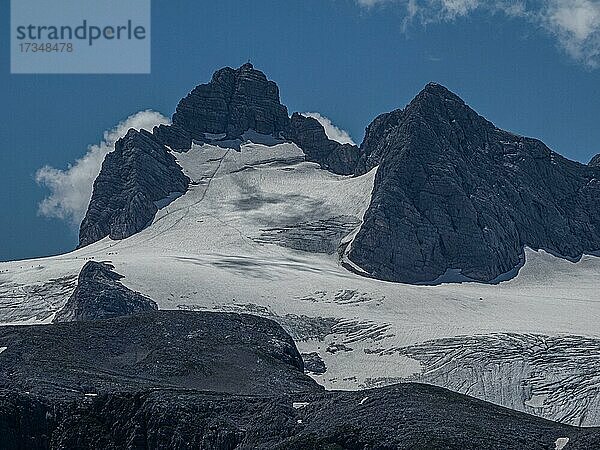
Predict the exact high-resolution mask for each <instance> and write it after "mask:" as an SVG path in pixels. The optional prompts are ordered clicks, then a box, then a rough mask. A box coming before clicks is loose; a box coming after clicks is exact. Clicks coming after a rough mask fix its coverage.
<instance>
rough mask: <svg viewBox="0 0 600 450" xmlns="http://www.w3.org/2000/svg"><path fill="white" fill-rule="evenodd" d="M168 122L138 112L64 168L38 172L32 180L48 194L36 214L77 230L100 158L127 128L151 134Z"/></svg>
mask: <svg viewBox="0 0 600 450" xmlns="http://www.w3.org/2000/svg"><path fill="white" fill-rule="evenodd" d="M169 122H170V121H169V119H168V118H167V117H165V116H163V115H162V114H160V113H158V112H156V111H151V110H146V111H140V112H138V113H136V114H133V115H131V116H129V117H128V118H127V119H125V120H123V121H122V122H120V123H119V124H118V125H116V126H115V127H114V128H112V129H110V130H107V131H105V132H104V138H103V140H102V141H101V142H100V143H98V144H94V145H90V146H89V147H88V151H87V153H86V154H85V155H84V156H82V157H81V158H79V159H78V160H77V161H75V162H74V163H73V164H69V165H68V166H67V168H66V169H64V170H61V169H56V168H54V167H50V166H44V167H42V168H41V169H39V170H38V171H37V172H36V174H35V180H36V182H37V183H38V184H39V185H40V186H42V187H45V188H46V189H48V190H49V191H50V192H49V194H48V195H47V196H46V198H44V199H43V200H42V201H41V202H40V204H39V205H38V213H39V214H40V215H41V216H45V217H53V218H58V219H62V220H65V221H66V222H68V223H69V224H70V225H71V226H73V227H79V224H80V223H81V221H82V219H83V217H84V215H85V213H86V211H87V207H88V204H89V202H90V199H91V197H92V187H93V184H94V180H95V179H96V177H97V176H98V174H99V173H100V169H101V168H102V162H103V161H104V157H105V156H106V155H107V154H108V153H110V152H112V151H113V150H114V148H115V143H116V142H117V141H118V140H119V139H120V138H121V137H123V136H125V134H127V131H128V130H129V129H131V128H134V129H136V130H140V129H144V130H148V131H151V130H152V128H153V127H154V126H156V125H159V124H167V123H169Z"/></svg>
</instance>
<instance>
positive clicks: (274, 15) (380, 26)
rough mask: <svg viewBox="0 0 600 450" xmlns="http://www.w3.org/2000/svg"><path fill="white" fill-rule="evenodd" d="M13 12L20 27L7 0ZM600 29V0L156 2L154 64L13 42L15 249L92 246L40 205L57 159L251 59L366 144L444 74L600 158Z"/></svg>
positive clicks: (4, 175) (530, 130)
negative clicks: (41, 179) (373, 124)
mask: <svg viewBox="0 0 600 450" xmlns="http://www.w3.org/2000/svg"><path fill="white" fill-rule="evenodd" d="M492 4H493V6H490V5H492ZM544 5H546V6H544ZM548 5H550V6H548ZM0 20H1V22H0V24H1V27H2V29H3V33H4V36H5V38H7V37H8V29H9V6H8V2H7V1H4V2H2V3H1V6H0ZM599 30H600V2H598V1H596V0H549V1H546V2H541V3H540V2H537V1H534V0H532V1H530V2H527V1H519V0H514V1H508V0H507V1H503V0H498V1H496V2H495V1H494V0H491V1H487V2H485V3H483V2H480V1H479V0H304V1H297V0H286V1H285V2H282V1H280V0H278V1H274V0H273V1H271V0H256V1H252V2H241V1H239V0H220V1H219V2H212V1H211V2H209V1H198V0H178V1H176V2H175V1H167V0H154V1H153V3H152V73H151V74H150V75H10V73H9V72H10V61H9V43H8V39H2V40H0V51H1V55H0V64H1V67H0V92H1V97H0V98H1V99H2V108H1V110H0V111H1V112H0V114H1V117H0V119H1V123H2V126H1V127H0V143H1V144H2V151H1V152H0V155H1V156H0V158H1V159H0V209H1V211H2V214H1V215H0V233H1V236H2V237H3V238H2V241H1V244H0V260H8V259H17V258H25V257H33V256H41V255H48V254H54V253H59V252H63V251H67V250H70V249H72V248H73V247H74V246H75V244H76V242H77V230H76V229H75V227H73V224H71V223H69V221H68V220H60V219H57V218H48V217H44V216H43V215H40V213H39V204H40V202H41V201H43V199H44V198H45V197H47V196H48V194H49V192H48V190H47V189H45V188H44V187H43V186H39V185H38V183H36V181H35V174H36V172H37V171H38V170H39V169H40V168H41V167H43V166H45V165H49V166H51V167H54V168H57V169H65V168H66V167H67V165H68V164H69V163H73V162H74V161H75V160H77V159H78V158H81V157H82V156H83V155H84V154H86V152H87V151H88V146H89V145H91V144H98V143H99V142H101V141H102V139H103V133H104V132H105V131H106V130H110V129H112V128H113V127H115V126H116V125H117V124H118V123H119V122H121V121H123V120H124V119H126V118H127V117H128V116H130V115H132V114H134V113H136V112H138V111H140V110H146V109H151V110H154V111H158V112H160V113H162V114H164V115H166V116H170V115H171V114H172V113H173V111H174V109H175V106H176V104H177V102H178V101H179V99H180V98H181V97H183V96H184V95H185V94H186V93H187V92H188V91H190V90H191V89H192V88H193V87H194V86H195V85H196V84H199V83H204V82H206V81H208V80H209V79H210V76H211V74H212V73H213V72H214V71H215V70H216V69H218V68H220V67H223V66H232V67H237V66H239V65H241V64H242V63H244V62H246V61H247V60H248V59H250V60H251V61H252V63H253V64H254V65H255V67H257V68H259V69H261V70H263V71H264V72H265V73H266V74H267V76H268V77H269V78H270V79H273V80H275V81H276V82H277V83H278V85H279V87H280V91H281V97H282V101H283V102H284V103H285V104H286V105H287V106H288V109H289V111H290V113H291V112H293V111H318V112H319V113H321V114H322V115H324V116H326V117H328V118H330V119H331V120H332V121H333V123H334V124H336V125H337V126H338V127H340V128H342V129H344V130H347V131H348V132H349V133H350V135H351V136H352V138H353V139H354V141H356V142H360V141H361V140H362V137H363V133H364V128H365V127H366V126H367V125H368V124H369V122H370V121H371V120H372V119H373V118H374V117H375V116H376V115H378V114H379V113H382V112H385V111H389V110H391V109H395V108H398V107H403V106H404V105H405V104H406V103H408V102H409V101H410V100H411V99H412V97H414V96H415V95H416V94H417V93H418V91H419V90H420V89H421V88H422V87H423V86H424V85H425V84H426V83H427V82H429V81H436V82H439V83H442V84H444V85H446V86H447V87H448V88H450V89H451V90H453V91H454V92H456V93H457V94H459V95H460V96H461V97H462V98H463V99H465V101H466V102H467V103H469V104H470V105H471V106H472V107H473V108H475V109H476V110H477V111H478V112H479V113H480V114H482V115H484V116H485V117H487V118H488V119H489V120H491V121H492V122H494V123H495V124H496V125H497V126H499V127H501V128H505V129H508V130H510V131H513V132H517V133H520V134H524V135H527V136H532V137H537V138H540V139H542V140H543V141H544V142H545V143H546V144H547V145H548V146H550V147H551V148H552V149H553V150H555V151H557V152H559V153H562V154H563V155H565V156H567V157H569V158H572V159H576V160H579V161H582V162H587V161H588V160H589V159H590V158H591V157H592V156H593V155H594V154H596V153H600V124H599V123H598V122H599V118H600V69H598V68H596V66H597V59H599V58H598V52H599V50H600V32H599ZM106 64H111V61H106Z"/></svg>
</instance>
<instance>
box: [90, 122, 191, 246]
mask: <svg viewBox="0 0 600 450" xmlns="http://www.w3.org/2000/svg"><path fill="white" fill-rule="evenodd" d="M189 182H190V180H189V178H188V177H187V176H185V175H184V174H183V171H182V170H181V167H179V165H178V164H177V162H176V161H175V158H174V157H173V155H172V154H171V153H170V152H169V151H168V149H167V148H166V147H165V146H164V145H162V144H161V143H159V142H158V141H157V140H156V139H155V138H154V136H153V135H152V134H151V133H149V132H147V131H145V130H141V131H136V130H133V129H131V130H129V131H128V132H127V134H126V135H125V136H124V137H123V138H121V139H119V140H118V141H117V142H116V144H115V150H114V151H113V152H111V153H109V154H108V155H106V158H105V159H104V162H103V163H102V169H101V171H100V174H99V175H98V178H96V180H95V181H94V188H93V193H92V198H91V200H90V204H89V206H88V210H87V213H86V215H85V218H84V219H83V222H82V223H81V227H80V230H79V247H83V246H86V245H88V244H91V243H93V242H96V241H99V240H100V239H103V238H104V237H106V236H110V238H111V239H124V238H126V237H129V236H131V235H133V234H135V233H137V232H139V231H141V230H142V229H144V228H145V227H146V226H147V225H148V223H149V222H150V221H151V220H152V219H153V218H154V215H155V214H156V212H157V211H158V207H157V206H156V203H155V202H157V201H159V200H162V199H165V198H167V197H169V195H170V194H172V193H176V192H181V193H183V192H185V191H186V190H187V188H188V185H189Z"/></svg>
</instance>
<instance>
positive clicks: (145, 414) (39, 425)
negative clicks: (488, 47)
mask: <svg viewBox="0 0 600 450" xmlns="http://www.w3.org/2000/svg"><path fill="white" fill-rule="evenodd" d="M0 346H5V347H7V349H6V350H4V351H3V352H2V353H0V448H2V449H8V450H12V449H48V448H50V449H64V448H78V449H97V448H106V449H117V448H130V449H158V448H172V449H187V448H210V449H224V450H225V449H227V450H229V449H234V448H239V449H242V448H264V449H266V448H269V449H271V448H273V449H278V448H280V449H284V448H285V449H324V448H331V449H334V448H335V449H338V448H339V449H356V450H358V449H365V448H372V449H403V448H406V449H408V448H410V449H429V448H446V449H503V450H506V449H553V448H554V443H555V442H556V440H557V439H558V438H569V442H568V448H569V449H587V448H596V447H597V446H598V445H599V444H600V431H599V430H598V429H597V428H587V429H585V428H575V427H571V426H568V425H563V424H558V423H555V422H551V421H547V420H544V419H541V418H537V417H533V416H530V415H527V414H524V413H519V412H516V411H513V410H510V409H506V408H503V407H500V406H496V405H493V404H490V403H486V402H484V401H481V400H477V399H473V398H470V397H467V396H464V395H461V394H457V393H453V392H450V391H447V390H445V389H442V388H438V387H434V386H428V385H420V384H401V385H395V386H388V387H385V388H379V389H371V390H368V391H358V392H348V391H332V392H325V391H323V390H322V389H321V388H320V387H319V386H318V385H317V384H316V383H314V381H312V379H310V378H309V377H308V376H306V375H304V374H303V372H302V360H301V358H300V355H299V354H298V351H297V349H296V347H295V345H294V343H293V341H292V340H291V338H290V337H289V335H287V334H286V333H285V332H284V331H283V329H282V328H281V327H280V326H279V325H277V324H276V323H275V322H272V321H270V320H268V319H262V318H259V317H256V316H250V315H245V314H239V315H238V314H231V313H201V312H181V311H155V312H151V313H143V314H139V315H134V316H129V317H121V318H116V319H107V320H98V321H89V322H69V323H61V324H54V325H45V326H7V327H1V328H0ZM86 394H87V395H86Z"/></svg>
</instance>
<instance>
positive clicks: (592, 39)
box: [542, 0, 600, 67]
mask: <svg viewBox="0 0 600 450" xmlns="http://www.w3.org/2000/svg"><path fill="white" fill-rule="evenodd" d="M548 3H549V4H548V6H547V8H546V9H545V11H544V14H543V16H542V20H543V25H544V26H545V27H546V29H548V30H549V31H550V32H551V33H552V34H554V35H555V36H556V37H557V38H558V41H559V42H560V44H561V46H562V47H563V48H564V49H565V51H566V52H567V53H568V54H569V55H570V56H571V57H573V58H575V59H576V60H578V61H582V62H584V63H585V64H587V65H588V66H590V67H598V65H599V63H600V1H597V0H551V1H549V2H548Z"/></svg>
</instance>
